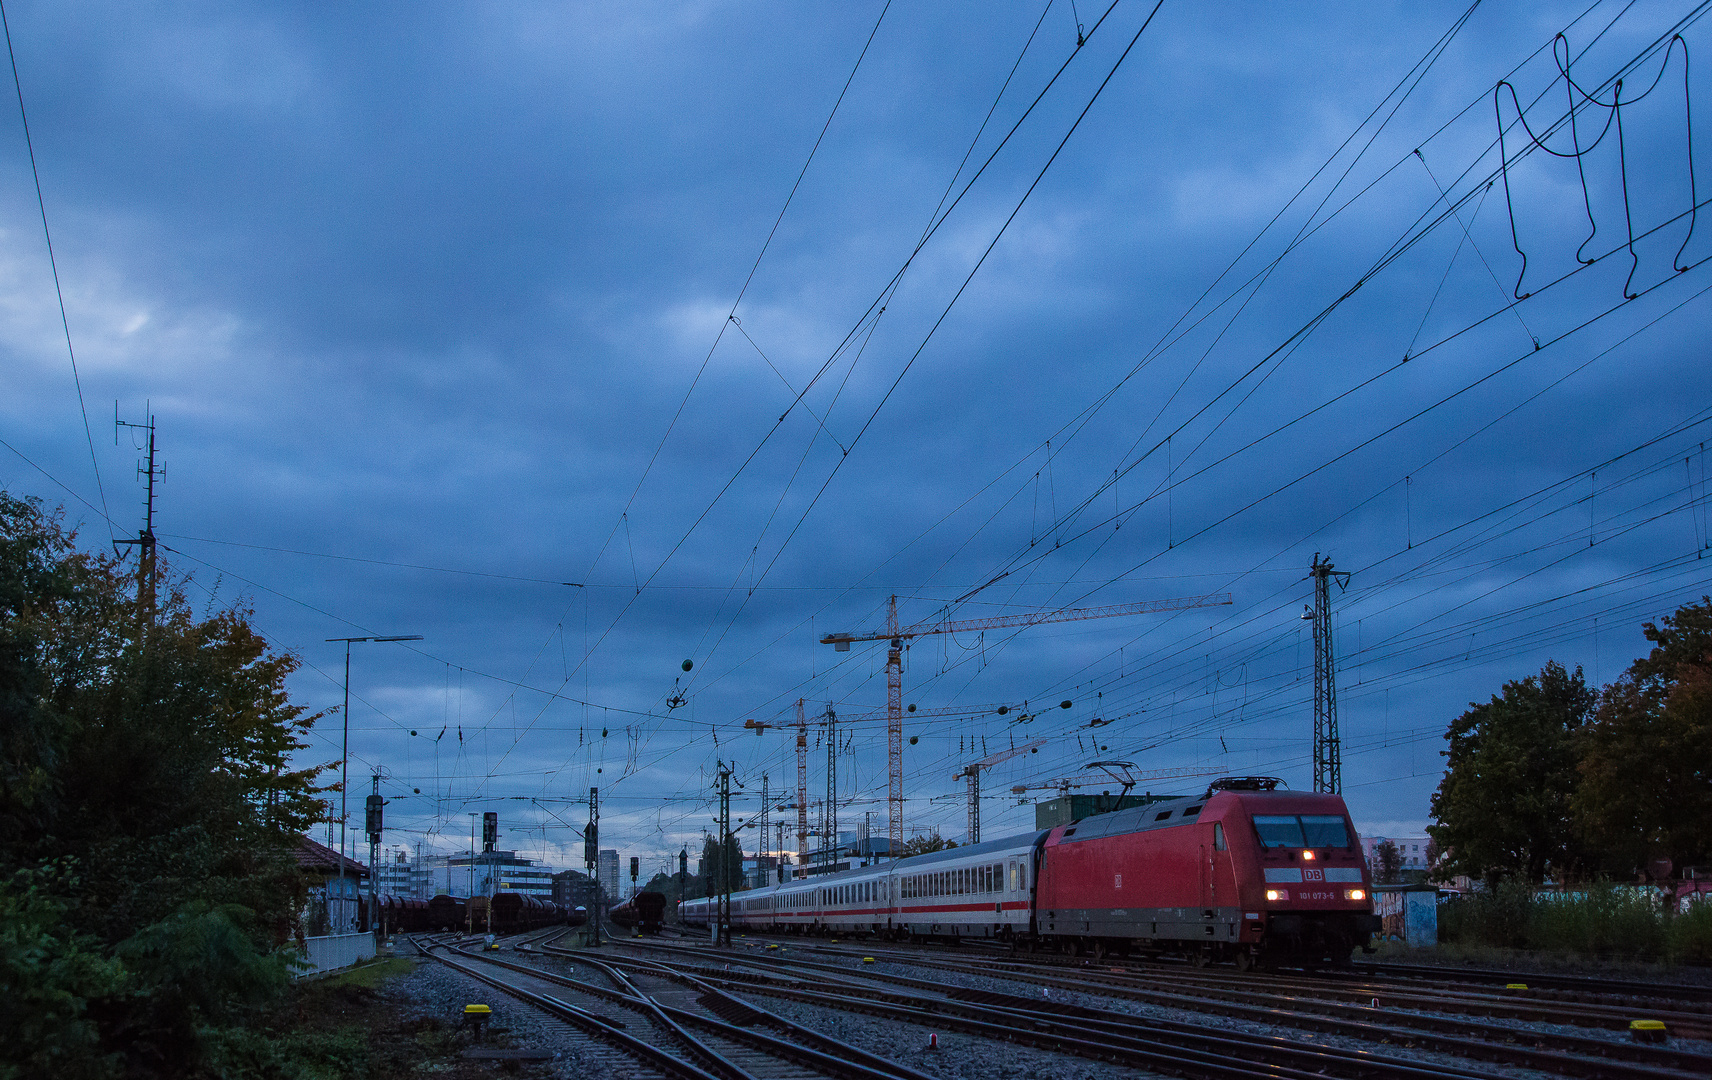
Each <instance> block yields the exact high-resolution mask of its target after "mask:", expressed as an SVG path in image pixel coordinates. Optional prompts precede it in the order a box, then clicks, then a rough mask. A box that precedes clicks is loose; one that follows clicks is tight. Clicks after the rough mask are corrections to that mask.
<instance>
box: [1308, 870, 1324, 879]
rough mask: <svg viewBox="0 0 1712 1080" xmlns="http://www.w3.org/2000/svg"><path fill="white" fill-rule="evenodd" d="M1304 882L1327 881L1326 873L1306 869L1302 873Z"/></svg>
mask: <svg viewBox="0 0 1712 1080" xmlns="http://www.w3.org/2000/svg"><path fill="white" fill-rule="evenodd" d="M1302 880H1303V881H1324V880H1326V872H1325V871H1324V870H1308V869H1304V870H1303V871H1302Z"/></svg>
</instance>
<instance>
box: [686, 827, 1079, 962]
mask: <svg viewBox="0 0 1712 1080" xmlns="http://www.w3.org/2000/svg"><path fill="white" fill-rule="evenodd" d="M1049 831H1050V830H1041V831H1038V832H1030V833H1023V834H1022V835H1020V836H1012V837H1007V838H1006V839H1003V840H990V841H987V842H986V843H981V844H972V845H970V846H968V847H959V848H948V849H946V850H944V851H935V852H931V853H929V854H927V855H916V856H913V857H911V858H908V859H898V860H896V861H894V862H887V863H881V864H879V865H877V866H865V867H861V868H859V869H855V870H845V871H842V872H840V873H836V874H824V875H817V876H815V877H811V878H806V879H802V880H796V881H787V882H785V883H784V884H782V885H769V886H766V887H764V888H760V889H750V890H748V891H747V892H741V893H733V894H732V897H731V925H732V926H734V927H739V928H746V929H752V930H764V931H770V932H774V933H778V932H792V933H801V934H855V933H862V934H878V935H881V936H887V937H901V936H905V935H915V936H919V937H930V936H931V937H1010V936H1012V935H1013V934H1018V933H1027V932H1028V930H1029V911H1030V908H1031V905H1030V903H1029V896H1030V894H1031V892H1032V890H1033V888H1034V878H1035V869H1036V867H1037V865H1038V862H1039V858H1040V854H1039V853H1040V845H1041V841H1042V840H1044V839H1045V837H1046V835H1047V832H1049ZM717 905H718V900H717V899H715V898H712V897H709V898H706V899H701V900H686V901H684V903H682V904H681V905H679V907H678V913H679V917H680V918H681V920H682V921H683V923H684V924H685V925H686V926H703V927H705V926H708V925H710V923H711V921H712V919H713V916H714V913H715V911H716V910H717Z"/></svg>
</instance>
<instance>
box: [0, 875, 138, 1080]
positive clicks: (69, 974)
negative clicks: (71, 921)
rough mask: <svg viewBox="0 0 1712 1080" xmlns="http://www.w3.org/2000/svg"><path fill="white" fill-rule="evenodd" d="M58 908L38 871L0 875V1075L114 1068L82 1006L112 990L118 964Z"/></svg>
mask: <svg viewBox="0 0 1712 1080" xmlns="http://www.w3.org/2000/svg"><path fill="white" fill-rule="evenodd" d="M64 916H65V911H64V906H63V905H62V904H61V903H60V902H59V901H57V900H55V899H54V898H52V897H51V896H49V895H47V893H46V891H45V889H44V887H43V881H42V875H40V874H34V873H22V872H21V873H17V874H14V875H13V876H12V878H11V880H10V881H7V882H4V883H0V1001H4V1002H5V1007H4V1008H0V1080H23V1078H25V1077H39V1076H52V1077H55V1078H58V1080H96V1078H100V1077H106V1076H110V1075H113V1074H114V1073H115V1072H116V1071H117V1055H112V1054H107V1053H104V1052H103V1051H102V1049H101V1046H100V1036H101V1033H100V1031H99V1029H98V1026H97V1024H96V1022H95V1020H94V1018H93V1017H92V1016H91V1015H90V1008H89V1006H90V1003H91V1002H92V1001H101V1000H103V999H108V998H111V997H113V996H115V995H117V994H119V993H120V992H121V991H122V990H123V989H124V988H125V985H126V980H125V972H124V970H123V969H122V968H121V967H120V966H119V964H118V963H117V962H115V961H113V960H110V959H108V958H106V957H104V956H102V955H101V952H100V946H99V943H98V942H96V941H94V940H93V939H92V938H89V937H86V936H84V935H81V934H77V933H76V932H74V931H72V930H71V929H70V928H69V927H68V926H67V925H66V921H65V918H64Z"/></svg>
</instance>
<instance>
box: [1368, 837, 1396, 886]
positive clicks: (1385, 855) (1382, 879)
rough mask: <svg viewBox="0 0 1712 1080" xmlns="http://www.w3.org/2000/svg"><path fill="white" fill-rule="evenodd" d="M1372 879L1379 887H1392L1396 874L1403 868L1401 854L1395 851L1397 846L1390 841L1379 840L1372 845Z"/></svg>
mask: <svg viewBox="0 0 1712 1080" xmlns="http://www.w3.org/2000/svg"><path fill="white" fill-rule="evenodd" d="M1373 861H1374V862H1375V863H1377V864H1378V865H1376V866H1375V867H1374V868H1373V874H1374V879H1375V881H1376V883H1377V884H1380V885H1392V884H1395V883H1396V881H1397V873H1398V871H1399V870H1401V869H1402V868H1403V854H1402V852H1400V851H1398V850H1397V845H1396V843H1395V842H1394V841H1391V840H1381V841H1379V843H1377V844H1375V845H1373Z"/></svg>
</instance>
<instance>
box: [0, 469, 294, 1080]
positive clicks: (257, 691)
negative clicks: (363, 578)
mask: <svg viewBox="0 0 1712 1080" xmlns="http://www.w3.org/2000/svg"><path fill="white" fill-rule="evenodd" d="M187 584H188V580H187V579H183V578H178V579H173V578H168V579H167V580H166V581H165V582H164V585H163V587H162V588H160V589H159V590H157V592H158V597H157V599H156V601H155V602H154V603H153V604H152V605H151V606H150V607H149V608H148V609H146V610H145V609H143V608H142V607H141V606H140V605H139V603H138V600H137V595H138V588H137V586H138V580H137V578H136V575H135V573H134V572H133V571H132V570H131V569H129V568H128V567H127V565H126V564H125V562H124V561H123V560H121V559H119V558H117V557H115V556H112V555H109V554H106V553H103V552H100V551H96V552H88V551H84V550H81V549H80V548H79V547H78V544H77V537H76V534H75V532H74V531H72V530H68V529H67V528H65V526H64V522H63V517H62V515H61V514H59V513H57V512H54V513H50V512H46V511H44V510H43V508H42V506H41V504H40V503H38V502H36V501H34V500H22V499H17V498H15V497H13V496H12V495H10V494H8V493H6V492H4V491H0V911H6V912H10V913H12V914H11V915H9V916H8V917H7V918H6V919H5V920H4V922H5V925H3V926H0V938H4V942H0V952H5V951H7V950H8V949H10V948H11V946H12V945H16V944H19V943H20V942H23V941H24V938H26V937H27V938H28V939H29V942H28V944H27V947H25V948H23V949H22V951H12V952H11V953H10V954H9V956H8V958H6V959H5V960H4V961H3V962H0V966H4V967H6V968H7V970H8V971H12V970H15V969H18V968H19V966H20V965H25V966H27V965H28V964H30V963H36V962H38V959H39V958H42V957H64V958H69V959H68V960H67V961H66V963H64V964H61V963H59V961H54V963H55V964H58V965H59V966H58V967H56V968H54V969H53V970H50V971H47V972H45V973H44V974H43V976H42V978H44V979H46V980H47V982H45V983H44V984H43V985H44V986H51V987H52V988H53V989H52V993H53V994H54V995H56V996H55V997H54V1005H53V1008H54V1010H55V1013H54V1015H55V1016H57V1017H60V1018H67V1021H66V1023H64V1024H62V1025H60V1026H59V1027H57V1028H54V1029H53V1030H54V1031H55V1032H57V1034H54V1035H52V1038H54V1039H56V1040H58V1042H59V1045H60V1046H61V1048H62V1049H65V1050H66V1052H67V1054H71V1055H74V1056H75V1055H81V1057H79V1060H82V1061H84V1062H85V1063H89V1062H107V1063H109V1064H112V1065H113V1067H114V1068H117V1069H122V1070H123V1071H124V1072H126V1073H127V1074H130V1075H138V1076H142V1075H147V1074H149V1073H163V1074H170V1075H180V1074H183V1075H190V1074H193V1073H196V1072H197V1071H198V1069H199V1065H198V1060H199V1058H198V1055H199V1054H200V1053H201V1050H200V1046H201V1040H202V1038H203V1035H204V1034H206V1033H208V1032H212V1031H214V1030H215V1029H216V1028H217V1027H218V1026H219V1025H221V1024H238V1023H239V1022H240V1018H241V1014H242V1013H243V1011H244V1010H245V1009H246V1008H248V1007H249V1006H251V1005H253V1004H254V1003H256V1002H257V1001H259V1000H262V999H263V998H266V997H267V996H269V995H271V994H275V993H278V992H280V991H281V990H282V989H283V988H284V986H285V984H286V981H287V977H286V968H285V965H284V962H283V961H282V960H280V959H279V958H277V957H274V956H270V952H271V950H272V947H273V946H274V945H275V944H276V943H277V942H280V941H282V940H284V939H285V938H286V937H287V935H288V933H289V926H290V923H291V920H292V919H293V917H294V916H295V913H296V911H297V909H298V908H299V907H300V905H301V900H302V896H303V883H302V881H301V877H300V875H299V874H298V872H297V870H296V867H295V864H294V861H293V859H292V857H291V856H292V850H293V848H294V846H295V844H296V840H297V836H298V834H299V833H300V832H301V831H303V830H304V829H306V828H307V827H308V826H309V824H310V823H311V822H312V821H314V820H316V819H318V818H320V817H322V816H323V815H324V813H325V805H324V803H323V801H322V798H321V796H322V794H323V792H324V790H325V789H321V788H317V787H316V784H315V780H316V777H317V775H318V774H319V773H320V772H321V770H322V768H324V767H325V766H313V767H310V768H307V769H298V768H294V767H293V764H292V760H291V759H292V755H293V754H295V753H296V752H297V751H300V750H303V749H306V748H307V743H306V742H305V740H304V735H305V734H306V733H307V732H308V730H309V728H310V726H311V725H312V724H314V722H315V720H316V719H317V716H316V715H310V714H308V713H307V712H306V710H304V709H303V708H302V707H301V706H298V705H295V704H293V703H292V702H291V701H290V700H289V698H288V697H287V695H286V692H285V680H286V678H287V677H288V676H289V675H290V674H291V672H292V671H293V670H294V669H295V668H296V666H297V660H296V658H295V657H293V656H291V655H289V654H285V653H278V652H274V651H272V650H271V649H270V648H269V646H268V643H267V642H266V641H265V640H263V638H262V637H261V636H260V635H259V634H257V633H256V632H255V630H254V629H253V628H252V627H251V626H250V621H249V620H250V612H249V610H248V609H247V608H245V607H243V606H242V605H232V606H229V607H227V608H225V609H223V610H211V611H210V612H209V613H207V614H205V615H204V616H202V617H198V616H197V614H196V613H195V612H194V611H193V610H192V608H191V606H190V604H189V602H188V600H187V598H186V596H185V587H186V585H187ZM13 930H16V931H17V933H18V934H20V935H23V936H21V937H5V935H6V934H8V933H11V932H12V931H13ZM32 958H37V959H32ZM68 964H69V965H70V966H67V965H68ZM10 980H11V976H10V975H8V985H12V983H11V981H10ZM116 987H117V988H122V989H115V988H116ZM80 1018H90V1020H89V1023H84V1022H83V1020H82V1019H80ZM91 1024H93V1029H92V1028H91V1026H90V1025H91ZM92 1030H94V1031H96V1032H97V1034H98V1042H99V1046H97V1047H96V1048H95V1049H94V1050H90V1049H89V1047H88V1042H89V1039H90V1033H91V1031H92ZM79 1047H82V1048H81V1049H79ZM40 1049H41V1048H39V1047H30V1046H27V1045H24V1046H21V1045H18V1044H16V1043H15V1042H13V1041H8V1040H0V1076H8V1075H13V1074H14V1073H15V1072H16V1071H17V1069H22V1070H23V1071H22V1073H18V1074H19V1075H29V1074H33V1073H34V1072H35V1070H34V1069H33V1067H32V1066H31V1065H29V1064H28V1062H30V1061H35V1060H45V1059H39V1057H38V1058H29V1059H26V1058H21V1057H19V1056H18V1055H19V1054H29V1053H33V1052H36V1051H38V1050H40ZM48 1049H49V1051H50V1056H51V1051H52V1049H53V1048H51V1047H50V1048H48ZM92 1055H93V1056H92ZM115 1055H118V1056H119V1057H122V1058H123V1061H122V1063H121V1062H118V1061H117V1060H116V1058H115ZM64 1060H65V1061H70V1060H71V1058H70V1057H66V1058H65V1059H64ZM101 1067H102V1068H105V1066H101ZM58 1071H59V1073H60V1074H62V1075H70V1074H71V1072H72V1071H73V1070H70V1069H59V1070H58Z"/></svg>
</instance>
